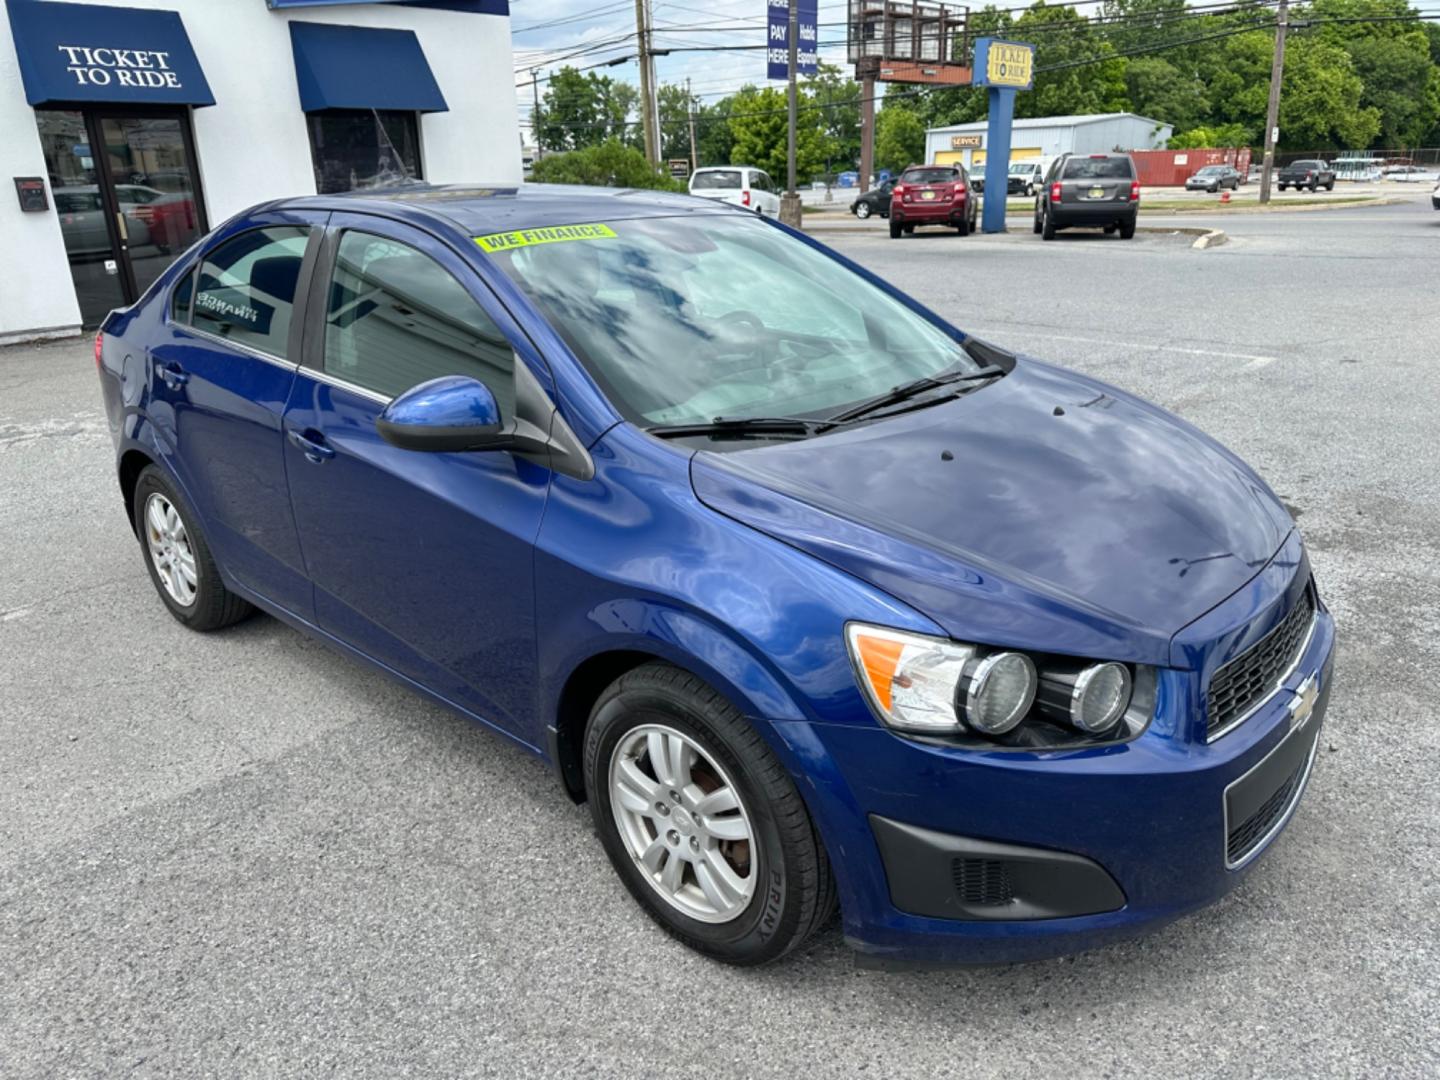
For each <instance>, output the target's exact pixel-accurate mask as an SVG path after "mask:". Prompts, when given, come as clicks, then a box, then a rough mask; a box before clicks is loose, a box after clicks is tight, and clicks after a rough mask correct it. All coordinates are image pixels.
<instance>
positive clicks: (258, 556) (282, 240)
mask: <svg viewBox="0 0 1440 1080" xmlns="http://www.w3.org/2000/svg"><path fill="white" fill-rule="evenodd" d="M328 216H329V215H328V214H324V213H314V212H290V211H286V212H281V213H273V214H265V215H256V216H254V217H252V218H250V219H249V220H248V222H247V224H246V227H245V228H244V229H243V230H242V231H239V232H231V233H229V234H227V235H225V236H224V237H223V238H222V239H220V240H218V241H217V242H216V243H215V244H214V245H213V246H212V247H211V248H210V249H209V250H207V251H206V252H205V253H204V255H203V257H202V258H200V259H198V260H197V263H196V266H195V268H194V270H192V272H191V273H190V274H189V275H187V276H186V277H184V278H182V279H180V281H178V282H177V283H176V285H175V286H174V287H173V290H172V293H171V296H170V298H169V309H168V313H167V316H166V319H165V323H164V327H163V333H162V334H161V335H160V336H159V338H158V341H157V343H156V344H155V345H153V346H152V347H151V348H150V349H148V350H147V352H148V354H149V355H148V360H149V365H150V379H149V385H150V387H151V394H152V397H151V401H150V404H149V409H148V412H149V415H150V417H151V419H152V420H153V421H154V422H155V424H156V428H157V431H158V432H159V434H160V435H161V437H162V442H165V443H168V444H170V446H172V447H173V450H174V453H173V454H172V455H171V459H170V462H169V463H170V464H171V466H172V467H173V468H174V470H175V473H176V475H177V476H178V477H179V479H180V482H181V484H182V485H183V487H184V489H185V493H186V495H187V496H188V497H189V498H190V500H191V502H192V503H193V504H194V505H195V507H196V509H197V510H198V511H199V513H200V515H201V518H202V520H203V521H204V523H205V532H206V535H207V537H208V539H209V541H210V544H211V546H212V547H213V548H214V549H215V554H216V557H217V561H218V562H219V563H220V565H221V566H223V567H225V570H226V572H227V573H228V574H229V575H230V576H231V577H232V578H233V579H234V580H235V581H236V582H238V583H239V584H240V585H241V586H242V587H244V588H247V589H249V590H251V591H253V592H255V593H258V594H260V596H262V597H263V598H265V599H266V600H269V601H270V602H271V603H274V604H277V605H279V606H281V607H283V608H285V609H287V610H289V611H291V612H294V613H296V614H298V615H301V616H302V617H305V618H308V617H309V613H310V586H309V583H308V581H306V578H305V571H304V564H303V562H302V561H301V558H300V547H299V541H298V539H297V537H296V535H295V523H294V520H293V518H292V517H291V514H290V496H289V493H288V491H287V490H286V478H285V460H284V456H283V455H282V453H281V434H280V420H281V415H282V413H283V411H284V408H285V402H286V399H287V398H289V396H290V391H291V387H292V385H293V383H294V381H295V371H296V368H297V366H298V364H297V359H296V358H297V357H298V356H299V353H300V342H301V336H302V326H301V320H300V319H298V318H296V317H295V316H296V313H297V311H298V310H299V309H301V308H302V307H303V296H304V284H305V281H306V279H307V278H308V276H309V272H310V268H311V267H312V266H313V265H314V260H315V258H316V255H317V252H318V250H319V243H320V238H321V235H322V232H323V227H324V224H325V220H326V218H327V217H328Z"/></svg>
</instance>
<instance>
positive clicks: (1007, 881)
mask: <svg viewBox="0 0 1440 1080" xmlns="http://www.w3.org/2000/svg"><path fill="white" fill-rule="evenodd" d="M95 361H96V365H97V367H98V369H99V374H100V382H101V386H102V389H103V395H104V401H105V406H106V410H107V413H108V417H109V423H110V427H111V430H112V433H113V435H114V440H115V446H116V452H117V453H116V464H117V472H118V479H119V485H120V489H121V492H122V494H123V497H124V506H125V511H126V513H127V514H128V516H129V521H130V524H131V526H132V527H133V529H134V531H135V534H136V536H137V538H138V540H139V545H140V549H141V552H142V554H143V557H144V559H145V563H146V566H147V568H148V572H149V574H150V577H151V578H152V580H153V583H154V585H155V587H156V591H157V593H158V595H159V598H160V600H161V601H162V602H163V603H164V604H165V606H166V607H167V608H168V609H169V610H170V612H171V613H172V614H173V615H174V616H175V617H176V618H177V619H178V620H179V621H180V622H181V623H183V624H185V625H186V626H188V627H190V628H192V629H195V630H215V629H218V628H220V627H223V626H227V625H229V624H231V623H234V622H236V621H237V620H239V619H242V618H244V617H246V616H247V615H249V614H250V613H251V612H252V611H253V610H254V609H257V608H258V609H260V610H262V611H265V612H268V613H269V614H271V615H273V616H275V617H277V618H279V619H282V620H284V621H285V622H287V623H289V624H290V625H292V626H294V627H297V628H298V629H300V630H302V631H304V632H306V633H309V634H312V635H315V636H316V637H318V638H321V639H323V640H324V641H326V642H328V643H329V644H331V645H332V646H334V647H335V648H337V649H339V650H341V651H342V652H344V653H346V654H348V655H350V656H352V657H354V658H356V659H358V660H361V661H363V662H365V663H368V664H371V665H373V666H375V667H377V668H379V669H380V670H382V671H384V672H386V673H387V674H389V675H390V676H392V677H394V678H395V679H398V680H400V681H401V682H403V683H405V684H407V685H408V686H410V687H411V688H413V690H414V691H415V692H416V693H418V694H420V695H422V696H424V697H426V698H429V699H432V700H434V701H436V702H439V703H442V704H444V705H445V706H447V707H449V708H451V709H453V710H455V711H457V712H459V713H461V714H463V715H464V716H467V717H470V718H472V719H473V720H475V721H477V722H479V723H481V724H484V725H486V726H487V727H489V728H491V729H493V730H494V731H495V732H497V733H499V734H500V735H501V736H503V737H505V738H507V739H509V740H512V741H513V742H515V743H517V744H519V745H520V746H521V747H523V748H524V749H525V750H528V751H529V752H531V753H534V754H536V755H538V756H540V757H541V758H543V759H545V760H546V761H548V762H549V764H550V765H551V766H552V767H553V768H554V771H555V774H556V776H557V778H558V781H559V785H560V787H561V789H562V790H563V791H564V792H565V793H566V794H567V795H568V796H569V797H570V798H572V799H575V800H576V801H583V800H588V802H589V805H590V808H591V812H592V814H593V818H594V823H595V827H596V829H597V831H598V834H599V841H600V843H601V844H602V845H603V846H604V848H605V851H606V854H607V855H608V856H609V858H610V861H611V862H612V864H613V865H614V869H615V872H616V873H617V874H618V876H619V878H620V880H621V881H622V882H623V883H624V885H625V887H626V888H627V889H628V890H629V891H630V893H631V894H632V895H633V897H634V899H635V900H636V902H638V903H639V904H640V905H641V906H642V907H643V908H645V910H647V911H648V912H649V914H650V915H651V916H652V917H653V918H654V919H655V921H656V922H658V923H659V924H660V925H661V926H662V927H663V928H664V929H665V930H667V931H669V932H670V933H671V934H673V935H675V936H676V937H677V938H679V939H681V940H682V941H684V942H686V943H687V944H688V945H690V946H691V947H693V948H695V949H698V950H700V951H701V952H703V953H706V954H708V955H710V956H713V957H716V958H719V959H721V960H725V961H728V962H731V963H736V964H755V963H760V962H764V961H767V960H773V959H775V958H777V957H780V956H782V955H784V954H785V953H787V952H789V951H791V950H793V949H795V948H796V947H797V946H798V945H800V944H801V943H802V942H803V941H805V939H806V938H807V936H808V935H810V934H811V932H812V931H813V930H815V929H816V928H817V927H818V926H820V925H821V924H822V923H824V922H825V921H826V920H827V919H829V918H830V917H831V915H832V914H833V913H834V912H835V910H836V909H837V907H838V910H839V913H840V917H841V920H842V924H843V928H844V933H845V937H846V939H847V941H848V942H849V943H850V944H851V946H852V947H853V948H854V949H855V950H856V951H857V953H858V955H859V957H860V958H861V960H862V961H864V962H868V963H872V964H881V965H901V964H904V963H907V962H916V961H918V962H924V963H928V964H952V963H955V964H960V963H979V962H995V961H1013V960H1023V959H1031V958H1037V957H1043V956H1048V955H1054V954H1057V953H1062V952H1067V951H1073V950H1076V949H1080V948H1086V947H1090V946H1093V945H1097V944H1101V943H1104V942H1107V941H1110V940H1114V939H1116V938H1119V937H1122V936H1124V935H1126V934H1128V933H1133V932H1135V931H1137V930H1140V929H1143V928H1147V927H1153V926H1156V925H1158V924H1161V923H1163V922H1165V921H1167V920H1169V919H1172V918H1174V917H1176V916H1178V915H1180V914H1182V913H1184V912H1186V911H1190V910H1193V909H1195V908H1198V907H1200V906H1202V905H1205V904H1207V903H1210V902H1212V901H1214V900H1215V899H1216V898H1218V897H1219V896H1221V895H1222V894H1223V893H1225V892H1226V891H1227V890H1228V889H1230V888H1231V887H1232V886H1234V885H1235V884H1236V882H1238V881H1239V880H1240V879H1241V878H1242V876H1243V875H1244V874H1245V872H1246V871H1247V869H1248V868H1249V867H1250V866H1252V865H1253V863H1254V861H1255V859H1256V858H1257V857H1258V856H1259V855H1260V854H1261V853H1262V852H1263V851H1265V850H1266V849H1267V848H1268V847H1269V846H1270V845H1271V844H1272V843H1273V841H1274V840H1275V838H1276V836H1277V835H1278V834H1279V833H1280V831H1281V830H1282V829H1283V828H1284V826H1285V825H1286V823H1287V822H1288V821H1289V819H1290V818H1291V815H1292V814H1293V812H1294V810H1295V808H1296V805H1297V803H1298V802H1299V800H1300V797H1301V793H1302V792H1303V790H1304V788H1305V785H1306V781H1307V780H1308V778H1309V775H1310V771H1311V765H1312V762H1313V760H1314V756H1315V747H1316V741H1317V735H1318V732H1319V728H1320V724H1321V721H1322V717H1323V714H1324V711H1325V705H1326V702H1327V699H1328V696H1329V693H1330V682H1331V680H1330V671H1331V658H1332V651H1333V645H1334V629H1333V623H1332V621H1331V617H1330V615H1329V614H1328V613H1327V611H1326V609H1325V607H1324V605H1323V603H1322V602H1321V599H1320V595H1319V593H1318V591H1317V589H1316V585H1315V582H1314V580H1313V578H1312V575H1311V570H1310V565H1309V562H1308V559H1307V556H1306V551H1305V548H1304V545H1303V544H1302V542H1301V539H1300V536H1299V534H1298V532H1297V531H1296V529H1295V526H1294V523H1293V522H1292V521H1291V519H1290V516H1289V514H1288V513H1287V512H1286V510H1285V508H1284V507H1283V506H1282V505H1281V503H1280V502H1279V500H1278V499H1277V498H1276V497H1275V495H1274V494H1273V493H1272V492H1271V491H1270V489H1269V488H1268V487H1267V486H1266V485H1265V483H1264V482H1263V481H1262V480H1261V479H1260V478H1259V477H1258V476H1257V475H1256V474H1255V473H1254V472H1253V471H1252V470H1251V469H1249V468H1248V467H1247V466H1246V465H1245V464H1244V463H1243V462H1241V461H1240V460H1239V459H1238V458H1236V457H1235V456H1234V455H1232V454H1231V453H1229V452H1227V451H1226V450H1225V449H1224V448H1222V447H1221V446H1219V445H1217V444H1216V443H1215V442H1213V441H1212V440H1211V439H1209V438H1207V437H1206V436H1205V435H1203V434H1202V433H1200V432H1199V431H1197V430H1195V429H1194V428H1193V427H1191V426H1190V425H1189V424H1187V423H1185V422H1184V421H1182V420H1180V419H1178V418H1176V417H1174V416H1172V415H1170V414H1168V413H1166V412H1164V411H1163V410H1161V409H1159V408H1156V407H1155V406H1153V405H1149V404H1147V403H1145V402H1143V401H1140V400H1138V399H1136V398H1135V397H1132V396H1131V395H1129V394H1127V393H1125V392H1124V391H1122V390H1118V389H1116V388H1114V387H1112V386H1107V385H1105V384H1103V383H1100V382H1097V381H1095V380H1093V379H1089V378H1086V377H1083V376H1081V375H1078V374H1076V373H1074V372H1069V371H1065V370H1063V369H1060V368H1057V367H1053V366H1050V365H1048V364H1045V363H1042V362H1040V361H1039V360H1035V359H1031V358H1029V357H1025V356H1017V355H1015V354H1013V353H1011V352H1008V351H1006V350H1004V349H1002V348H1000V347H997V346H996V345H994V344H991V343H988V342H985V341H982V340H979V339H977V338H975V337H972V336H970V335H967V334H965V333H964V332H962V331H961V330H958V329H956V328H955V327H953V326H951V325H950V324H949V323H947V322H946V321H945V320H944V319H942V318H941V317H940V316H938V315H937V314H935V313H934V312H931V311H928V310H927V309H925V308H924V307H922V306H921V305H920V304H918V303H916V302H915V301H914V300H912V299H910V298H909V297H907V296H905V295H904V294H903V293H901V292H899V291H898V290H896V289H895V288H893V287H892V286H890V285H888V284H886V283H885V282H884V281H883V280H881V279H879V278H877V277H876V276H875V275H873V274H870V273H868V272H867V271H865V270H864V269H862V268H861V267H859V266H857V265H855V264H853V263H851V262H850V261H848V260H847V259H845V258H843V257H841V256H840V255H838V254H836V253H834V252H832V251H830V250H829V249H827V248H825V247H824V246H823V245H821V244H819V243H816V242H815V241H814V240H812V239H810V238H808V237H806V236H804V235H802V234H800V233H797V232H793V231H791V230H789V229H786V228H784V227H782V226H780V225H778V224H776V223H774V222H770V221H765V220H759V219H757V218H756V217H755V215H753V214H749V213H746V212H744V211H743V210H736V209H734V208H730V207H726V206H724V205H722V204H717V203H714V202H709V201H705V200H700V199H692V198H688V197H684V196H672V195H662V194H655V193H648V192H640V191H609V190H603V189H594V188H568V187H548V186H523V187H519V188H498V187H497V188H447V187H425V186H417V187H411V188H404V189H398V190H395V191H391V192H370V193H357V194H354V195H349V196H329V197H310V198H297V199H290V200H283V201H279V202H273V203H269V204H266V205H263V206H259V207H256V208H255V209H253V210H250V211H248V212H246V213H243V214H241V215H239V216H238V217H235V218H233V219H232V220H230V221H229V222H227V223H226V224H224V225H222V226H221V227H220V228H219V229H217V230H215V231H214V232H213V233H212V234H211V235H209V236H208V237H206V238H205V239H204V240H202V241H201V242H200V243H198V244H197V245H196V246H195V247H193V248H192V249H191V250H189V251H188V252H186V253H185V254H183V255H182V256H181V257H180V258H179V259H178V260H177V261H176V262H175V263H174V265H173V266H172V267H171V268H170V269H169V270H168V271H167V272H166V273H165V274H164V275H162V277H161V278H160V279H159V280H158V281H157V282H156V283H155V284H154V286H153V287H152V288H151V289H150V290H149V291H148V292H147V293H146V295H145V296H144V297H143V298H142V299H141V300H140V301H139V302H138V303H136V304H135V305H133V306H132V307H130V308H126V309H123V310H119V311H116V312H113V313H111V315H110V316H109V317H108V318H107V319H106V320H105V322H104V325H103V327H102V329H101V331H100V333H99V335H98V336H97V338H96V341H95Z"/></svg>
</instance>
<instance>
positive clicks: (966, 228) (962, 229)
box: [955, 214, 970, 236]
mask: <svg viewBox="0 0 1440 1080" xmlns="http://www.w3.org/2000/svg"><path fill="white" fill-rule="evenodd" d="M955 231H956V232H958V233H959V234H960V235H961V236H969V235H970V217H969V215H968V214H967V215H966V216H965V217H962V218H961V219H960V221H959V223H958V224H957V225H956V226H955Z"/></svg>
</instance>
